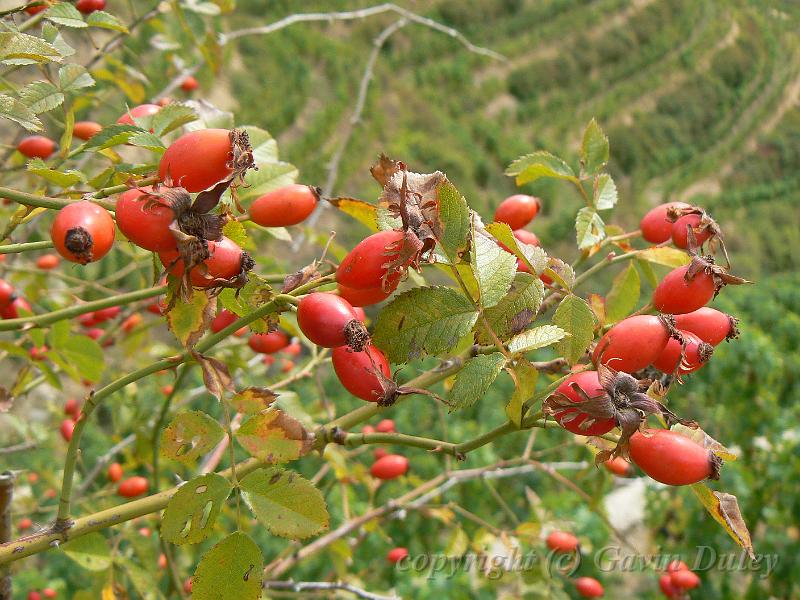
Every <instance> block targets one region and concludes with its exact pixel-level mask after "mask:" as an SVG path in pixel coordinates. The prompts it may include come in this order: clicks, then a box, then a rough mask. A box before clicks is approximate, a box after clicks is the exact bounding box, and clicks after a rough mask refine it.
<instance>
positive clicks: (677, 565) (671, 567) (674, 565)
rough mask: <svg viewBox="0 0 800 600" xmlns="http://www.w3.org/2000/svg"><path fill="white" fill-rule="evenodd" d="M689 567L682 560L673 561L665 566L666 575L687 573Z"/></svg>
mask: <svg viewBox="0 0 800 600" xmlns="http://www.w3.org/2000/svg"><path fill="white" fill-rule="evenodd" d="M688 570H689V566H688V565H687V564H686V563H685V562H683V561H682V560H673V561H670V563H669V564H668V565H667V569H666V571H667V573H674V572H675V571H688Z"/></svg>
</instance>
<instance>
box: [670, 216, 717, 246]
mask: <svg viewBox="0 0 800 600" xmlns="http://www.w3.org/2000/svg"><path fill="white" fill-rule="evenodd" d="M700 221H701V217H700V215H696V214H694V213H691V214H688V215H683V216H682V217H681V218H680V219H678V220H677V221H675V223H673V224H672V243H673V244H675V245H676V246H677V247H678V248H683V249H684V250H685V249H686V248H688V247H689V232H688V228H689V227H691V228H692V231H693V232H694V237H695V241H696V242H697V245H698V246H702V245H703V244H704V243H705V242H706V240H708V238H710V237H711V235H712V232H711V230H710V229H707V228H703V229H702V230H701V231H700V232H698V231H697V228H698V227H699V226H700Z"/></svg>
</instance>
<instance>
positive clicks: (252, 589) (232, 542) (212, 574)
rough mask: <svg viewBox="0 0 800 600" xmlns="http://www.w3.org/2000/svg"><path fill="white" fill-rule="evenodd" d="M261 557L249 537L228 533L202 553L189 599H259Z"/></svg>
mask: <svg viewBox="0 0 800 600" xmlns="http://www.w3.org/2000/svg"><path fill="white" fill-rule="evenodd" d="M263 568H264V557H263V556H262V554H261V550H260V549H259V547H258V546H257V545H256V543H255V542H254V541H253V540H252V539H250V537H249V536H248V535H246V534H244V533H242V532H241V531H237V532H235V533H232V534H230V535H229V536H228V537H226V538H225V539H224V540H222V541H221V542H219V543H218V544H217V545H216V546H214V547H213V548H211V550H209V551H208V552H206V553H205V554H204V555H203V558H202V559H201V560H200V564H199V565H197V569H196V570H195V572H194V576H193V577H192V599H193V600H259V598H261V580H262V577H263V575H262V570H263Z"/></svg>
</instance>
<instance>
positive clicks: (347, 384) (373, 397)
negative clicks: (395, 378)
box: [331, 346, 392, 402]
mask: <svg viewBox="0 0 800 600" xmlns="http://www.w3.org/2000/svg"><path fill="white" fill-rule="evenodd" d="M373 361H374V365H373ZM331 362H332V363H333V370H334V371H335V372H336V376H337V377H338V378H339V381H340V382H341V384H342V385H343V386H344V388H345V389H346V390H347V391H348V392H350V393H351V394H353V395H354V396H355V397H356V398H361V399H362V400H366V401H368V402H378V400H380V399H381V396H382V395H383V386H382V385H381V380H380V379H379V378H378V376H377V375H376V373H375V368H376V367H377V369H378V370H379V371H380V372H381V373H382V374H383V375H384V376H385V377H387V378H390V377H391V375H392V372H391V369H390V368H389V361H388V360H386V357H385V356H384V354H383V352H381V351H380V350H378V349H377V348H375V347H374V346H367V348H366V349H365V350H363V351H361V352H354V351H352V350H351V349H350V348H348V347H347V346H339V347H338V348H334V349H333V352H332V353H331Z"/></svg>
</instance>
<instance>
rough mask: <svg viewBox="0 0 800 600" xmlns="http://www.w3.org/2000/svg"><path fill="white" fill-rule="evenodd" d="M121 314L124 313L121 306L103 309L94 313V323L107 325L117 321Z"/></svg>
mask: <svg viewBox="0 0 800 600" xmlns="http://www.w3.org/2000/svg"><path fill="white" fill-rule="evenodd" d="M120 312H122V308H121V307H119V306H108V307H106V308H101V309H100V310H96V311H94V322H95V323H105V322H106V321H110V320H111V319H116V318H117V316H118V315H119V313H120Z"/></svg>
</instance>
